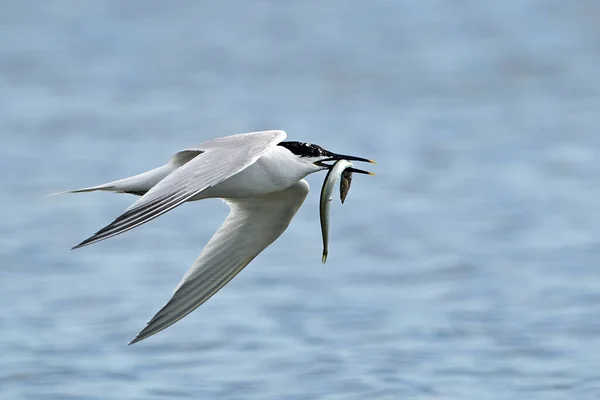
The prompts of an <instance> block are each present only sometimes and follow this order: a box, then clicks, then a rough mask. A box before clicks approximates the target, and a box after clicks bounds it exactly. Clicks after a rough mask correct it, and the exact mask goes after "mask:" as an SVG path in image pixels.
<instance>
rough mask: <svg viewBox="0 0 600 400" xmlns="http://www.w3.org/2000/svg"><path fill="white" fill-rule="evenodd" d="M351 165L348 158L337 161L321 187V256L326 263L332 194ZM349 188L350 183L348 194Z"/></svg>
mask: <svg viewBox="0 0 600 400" xmlns="http://www.w3.org/2000/svg"><path fill="white" fill-rule="evenodd" d="M351 167H352V163H351V162H350V161H348V160H338V161H336V162H335V164H333V166H332V167H331V169H330V170H329V172H327V176H326V177H325V181H324V182H323V187H322V188H321V201H320V202H319V213H320V214H321V233H322V234H323V256H322V258H321V261H322V262H323V264H325V262H326V261H327V254H328V253H329V207H330V205H331V196H332V194H333V189H334V187H335V185H336V183H337V181H338V180H339V179H340V177H341V176H342V174H343V172H344V171H345V170H346V169H347V168H351ZM346 179H347V178H346ZM349 188H350V185H349V184H348V188H347V189H346V194H348V189H349ZM342 197H343V198H345V197H346V196H345V195H343V196H342ZM342 201H343V200H342Z"/></svg>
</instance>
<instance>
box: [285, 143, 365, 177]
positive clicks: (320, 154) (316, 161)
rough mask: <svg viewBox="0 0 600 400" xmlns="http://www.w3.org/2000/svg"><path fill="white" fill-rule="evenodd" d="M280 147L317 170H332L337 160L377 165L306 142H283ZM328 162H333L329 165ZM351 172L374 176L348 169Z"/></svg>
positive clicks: (360, 170) (355, 169)
mask: <svg viewBox="0 0 600 400" xmlns="http://www.w3.org/2000/svg"><path fill="white" fill-rule="evenodd" d="M279 145H280V146H283V147H285V148H286V149H288V150H289V151H291V152H292V153H293V154H295V155H296V156H298V158H299V159H300V160H302V161H303V162H306V163H307V164H311V165H312V166H314V167H315V168H316V170H317V171H318V170H324V169H327V170H328V169H331V167H332V166H333V163H335V161H337V160H342V159H343V160H348V161H362V162H368V163H373V164H375V161H373V160H369V159H367V158H362V157H356V156H350V155H347V154H337V153H333V152H331V151H329V150H325V149H324V148H322V147H321V146H319V145H316V144H312V143H304V142H281V143H279ZM327 162H331V163H330V164H327ZM348 171H350V172H356V173H358V174H368V175H374V174H373V173H372V172H368V171H363V170H362V169H358V168H348Z"/></svg>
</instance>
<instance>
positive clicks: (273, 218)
mask: <svg viewBox="0 0 600 400" xmlns="http://www.w3.org/2000/svg"><path fill="white" fill-rule="evenodd" d="M285 137H286V133H285V132H284V131H263V132H252V133H246V134H240V135H232V136H226V137H222V138H217V139H213V140H209V141H207V142H204V143H202V144H200V145H198V146H197V147H196V148H191V149H187V150H184V151H181V152H179V153H177V154H175V155H174V156H173V158H172V159H171V160H170V161H169V163H167V164H166V165H163V166H161V167H158V168H155V169H152V170H150V171H147V172H144V173H142V174H139V175H135V176H132V177H129V178H125V179H121V180H118V181H114V182H109V183H106V184H103V185H99V186H94V187H89V188H84V189H77V190H72V191H70V192H71V193H77V192H89V191H95V190H104V191H112V192H118V193H131V194H136V195H139V196H141V197H140V198H139V200H138V201H136V202H135V203H134V204H132V205H131V206H130V207H129V208H128V209H127V210H126V211H125V212H124V213H123V214H122V215H121V216H120V217H118V218H117V219H115V221H113V222H112V223H111V224H109V225H107V226H106V227H104V228H103V229H101V230H100V231H98V232H97V233H96V234H95V235H93V236H92V237H90V238H89V239H86V240H85V241H83V242H82V243H80V244H79V245H78V246H75V247H74V248H78V247H83V246H86V245H88V244H92V243H95V242H98V241H101V240H104V239H107V238H109V237H112V236H115V235H118V234H120V233H123V232H125V231H127V230H129V229H133V228H135V227H136V226H139V225H141V224H143V223H146V222H148V221H150V220H152V219H154V218H156V217H158V216H160V215H162V214H163V213H165V212H167V211H169V210H171V209H173V208H174V207H177V206H178V205H180V204H182V203H183V202H186V201H195V200H202V199H206V198H215V197H216V198H222V199H223V200H225V202H226V203H227V204H228V205H229V207H230V209H231V212H230V213H229V216H228V217H227V218H226V220H225V222H224V223H223V224H222V225H221V227H220V228H219V229H218V230H217V232H215V234H214V235H213V237H212V238H211V239H210V241H209V242H208V244H207V245H206V246H205V248H204V249H203V250H202V253H201V254H200V256H199V257H198V258H197V259H196V261H195V262H194V264H193V265H192V267H191V268H190V269H189V271H188V272H187V273H186V274H185V276H184V277H183V278H182V280H181V282H180V283H179V285H178V286H177V289H176V291H175V294H174V295H173V296H172V298H171V299H170V300H169V302H168V303H167V304H166V305H165V306H164V307H163V308H162V309H161V310H160V311H159V312H158V313H157V314H156V315H155V316H154V317H153V318H152V320H151V321H150V322H149V323H148V325H147V326H146V327H145V328H144V329H143V330H142V331H141V332H140V333H139V334H138V336H137V337H136V338H135V339H134V340H133V341H132V342H131V343H135V342H137V341H140V340H142V339H144V338H146V337H148V336H151V335H153V334H155V333H157V332H159V331H161V330H163V329H165V328H166V327H168V326H170V325H172V324H173V323H175V322H177V321H178V320H180V319H181V318H183V317H185V316H186V315H187V314H189V313H190V312H191V311H193V310H194V309H195V308H197V307H198V306H199V305H201V304H202V303H204V302H205V301H206V300H208V299H209V298H210V297H211V296H212V295H213V294H215V293H216V292H217V291H218V290H219V289H221V288H222V287H223V286H224V285H225V284H226V283H227V282H229V281H230V280H231V279H232V278H233V277H234V276H235V275H236V274H237V273H238V272H239V271H241V270H242V269H243V268H244V267H245V266H246V265H247V264H248V263H250V261H252V260H253V259H254V258H255V257H256V256H257V255H258V254H260V252H262V251H263V250H264V249H265V248H266V247H267V246H269V245H270V244H271V243H272V242H273V241H275V240H276V239H277V238H278V237H279V236H280V235H281V234H282V233H283V232H284V231H285V229H286V228H287V226H288V225H289V223H290V222H291V220H292V218H293V217H294V215H295V214H296V212H297V211H298V209H299V208H300V206H301V205H302V203H303V202H304V199H305V198H306V196H307V194H308V191H309V185H308V183H307V182H306V181H305V180H304V179H303V178H304V177H306V176H307V175H309V174H311V173H313V172H317V171H320V170H324V169H327V168H329V166H328V165H326V164H322V163H321V161H323V160H329V159H331V157H332V156H335V157H337V158H340V157H348V158H352V157H351V156H339V155H336V154H334V153H331V152H329V151H327V150H324V149H322V148H321V147H320V146H316V145H309V144H306V143H299V142H285V143H282V141H283V140H284V139H285ZM303 146H304V147H303ZM354 159H356V160H360V161H368V160H366V159H360V158H357V157H354ZM357 171H358V172H365V171H360V170H357Z"/></svg>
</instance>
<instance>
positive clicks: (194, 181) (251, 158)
mask: <svg viewBox="0 0 600 400" xmlns="http://www.w3.org/2000/svg"><path fill="white" fill-rule="evenodd" d="M285 137H286V133H285V132H284V131H263V132H251V133H243V134H239V135H232V136H225V137H222V138H217V139H213V140H209V141H207V142H204V143H202V144H200V145H198V146H197V148H193V149H187V150H184V151H182V152H179V153H177V154H176V155H175V156H174V157H173V160H172V162H174V163H177V164H181V166H180V167H179V168H177V169H175V170H174V171H173V172H171V173H170V174H169V175H167V176H166V177H165V178H164V179H163V180H161V181H160V182H158V183H157V184H156V186H154V187H153V188H152V189H150V190H149V191H148V192H147V193H146V194H145V195H143V196H142V197H140V199H139V200H138V201H136V202H135V203H133V204H132V205H131V207H129V208H128V209H127V210H126V211H125V213H123V214H122V215H121V216H119V217H118V218H117V219H115V220H114V221H113V222H112V223H110V224H109V225H107V226H106V227H104V228H102V229H101V230H99V231H98V232H96V233H95V234H94V235H93V236H92V237H90V238H88V239H86V240H84V241H83V242H81V243H80V244H78V245H77V246H75V247H73V249H77V248H79V247H83V246H87V245H90V244H92V243H96V242H99V241H101V240H104V239H108V238H109V237H112V236H115V235H118V234H120V233H123V232H125V231H128V230H130V229H133V228H135V227H136V226H139V225H141V224H144V223H146V222H148V221H150V220H152V219H154V218H156V217H158V216H159V215H162V214H164V213H165V212H167V211H169V210H172V209H173V208H175V207H177V206H178V205H180V204H181V203H183V202H185V201H186V200H188V199H189V198H191V197H193V196H194V195H196V194H198V193H200V192H202V191H204V190H206V189H208V188H209V187H211V186H214V185H217V184H219V183H221V182H223V181H224V180H225V179H227V178H229V177H231V176H233V175H235V174H237V173H239V172H240V171H242V170H244V169H246V168H248V167H249V166H250V165H252V164H254V163H255V162H256V160H258V159H259V158H260V157H261V156H262V155H263V154H264V153H265V152H266V151H267V150H268V149H269V148H271V147H273V146H275V145H277V143H279V142H281V141H282V140H284V139H285Z"/></svg>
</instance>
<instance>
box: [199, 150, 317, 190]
mask: <svg viewBox="0 0 600 400" xmlns="http://www.w3.org/2000/svg"><path fill="white" fill-rule="evenodd" d="M322 169H323V168H321V167H317V166H314V165H313V164H308V163H306V162H300V161H299V160H298V157H296V156H295V155H294V154H292V153H290V152H289V151H288V150H286V149H285V148H283V147H280V146H275V147H272V148H270V149H269V150H267V151H266V152H265V154H263V155H262V156H261V157H260V158H259V159H258V160H257V161H256V162H255V163H254V164H252V165H250V166H249V167H248V168H246V169H244V170H243V171H241V172H239V173H237V174H235V175H233V176H232V177H230V178H227V179H226V180H224V181H223V182H221V183H219V184H218V185H215V186H213V187H211V188H208V189H207V190H206V191H204V192H202V193H200V194H198V195H196V196H194V197H192V198H191V200H202V199H206V198H212V197H219V198H231V199H235V198H245V197H254V196H261V195H264V194H269V193H273V192H279V191H281V190H285V189H287V188H289V187H290V186H292V185H294V184H295V183H297V182H298V181H300V180H301V179H303V178H305V177H306V176H307V175H309V174H311V173H313V172H317V171H320V170H322Z"/></svg>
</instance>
